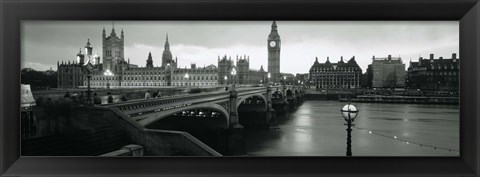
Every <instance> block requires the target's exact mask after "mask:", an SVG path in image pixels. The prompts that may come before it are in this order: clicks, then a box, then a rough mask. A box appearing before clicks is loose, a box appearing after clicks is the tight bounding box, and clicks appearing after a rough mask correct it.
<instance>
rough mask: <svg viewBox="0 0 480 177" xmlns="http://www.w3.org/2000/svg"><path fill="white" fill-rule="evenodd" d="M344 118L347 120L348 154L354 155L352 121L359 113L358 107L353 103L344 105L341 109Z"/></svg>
mask: <svg viewBox="0 0 480 177" xmlns="http://www.w3.org/2000/svg"><path fill="white" fill-rule="evenodd" d="M340 112H341V113H342V116H343V118H344V119H345V121H346V122H347V129H346V130H347V156H352V135H351V133H352V128H351V127H352V122H353V121H354V120H355V117H357V115H358V109H357V108H356V107H355V106H354V105H353V104H350V103H348V104H347V105H345V106H343V108H342V109H341V110H340Z"/></svg>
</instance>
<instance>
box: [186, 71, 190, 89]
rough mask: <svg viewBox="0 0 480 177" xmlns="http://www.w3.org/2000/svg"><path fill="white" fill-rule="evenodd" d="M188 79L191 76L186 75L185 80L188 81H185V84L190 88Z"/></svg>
mask: <svg viewBox="0 0 480 177" xmlns="http://www.w3.org/2000/svg"><path fill="white" fill-rule="evenodd" d="M188 77H190V76H188V73H185V80H187V81H185V83H186V84H187V85H188V86H190V82H189V81H188Z"/></svg>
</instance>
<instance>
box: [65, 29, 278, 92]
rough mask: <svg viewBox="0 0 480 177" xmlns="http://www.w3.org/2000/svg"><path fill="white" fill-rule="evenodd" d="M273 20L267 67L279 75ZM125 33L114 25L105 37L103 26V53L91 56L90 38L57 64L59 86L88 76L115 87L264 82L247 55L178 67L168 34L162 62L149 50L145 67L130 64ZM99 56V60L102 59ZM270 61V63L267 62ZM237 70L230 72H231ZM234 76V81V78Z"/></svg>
mask: <svg viewBox="0 0 480 177" xmlns="http://www.w3.org/2000/svg"><path fill="white" fill-rule="evenodd" d="M276 30H277V29H276V24H275V22H273V25H272V33H271V34H270V36H269V48H268V51H269V68H270V66H272V69H273V70H272V72H273V73H277V75H278V76H279V75H280V62H279V57H280V37H279V36H278V33H277V32H276ZM124 39H125V36H124V32H123V30H122V31H121V33H120V36H118V35H117V34H116V32H115V28H112V31H111V32H110V34H109V35H108V36H107V34H106V31H105V28H104V29H103V33H102V51H103V56H102V58H100V57H99V56H97V55H96V54H95V55H92V53H93V46H92V45H91V44H90V40H88V41H87V44H86V45H85V54H83V53H82V50H80V52H79V53H78V54H77V61H73V62H70V61H69V62H68V63H64V62H62V63H61V64H60V63H57V68H58V87H59V88H78V87H86V86H87V85H88V80H87V79H86V78H87V77H86V76H87V75H89V76H91V79H90V86H91V87H93V88H117V87H164V86H195V87H197V86H200V87H202V86H217V85H224V84H231V83H233V81H234V82H235V83H237V84H241V85H243V84H262V83H266V77H267V72H265V71H264V70H263V66H262V67H261V68H260V70H252V69H249V68H250V57H249V56H246V55H244V56H243V57H242V56H240V57H238V56H237V59H236V66H235V61H234V60H232V58H231V57H228V59H227V56H226V55H225V56H224V57H222V58H220V56H219V57H218V67H216V66H215V65H209V66H206V67H205V66H204V67H197V66H196V65H195V64H192V67H191V68H186V67H185V68H178V67H177V63H178V59H177V58H175V59H173V55H172V52H171V51H170V43H169V39H168V35H167V36H166V40H165V45H164V50H163V53H162V58H161V65H160V66H155V65H154V63H155V57H154V55H153V54H152V52H149V53H148V56H147V57H146V64H145V65H143V66H145V67H138V66H137V65H134V64H130V59H127V60H125V57H124ZM101 59H102V61H101ZM270 61H272V62H270ZM233 69H235V71H236V73H235V75H233V73H232V71H233ZM234 79H235V80H234Z"/></svg>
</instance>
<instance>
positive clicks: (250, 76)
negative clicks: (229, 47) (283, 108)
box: [218, 55, 267, 85]
mask: <svg viewBox="0 0 480 177" xmlns="http://www.w3.org/2000/svg"><path fill="white" fill-rule="evenodd" d="M231 58H232V57H227V56H226V55H225V56H223V57H222V58H220V56H219V58H218V76H219V80H218V83H219V84H220V85H225V84H232V83H233V81H234V79H235V83H237V84H240V85H247V84H261V83H264V82H266V77H267V72H265V70H264V69H263V66H261V67H260V70H254V69H250V57H249V56H246V55H244V56H243V57H242V56H240V57H238V56H237V60H236V61H237V62H236V64H237V65H236V66H235V63H234V62H233V60H232V59H231ZM233 69H235V71H236V75H235V76H233V75H232V71H233Z"/></svg>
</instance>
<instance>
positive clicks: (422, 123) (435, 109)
mask: <svg viewBox="0 0 480 177" xmlns="http://www.w3.org/2000/svg"><path fill="white" fill-rule="evenodd" d="M344 104H345V103H340V102H336V101H308V102H305V103H304V104H303V105H302V106H300V107H299V108H298V109H297V110H296V111H294V112H292V113H290V114H289V115H286V116H280V117H278V119H279V121H278V122H279V124H280V125H279V126H280V129H278V130H258V129H257V130H246V131H245V132H246V139H247V151H248V153H249V155H253V156H345V148H346V131H345V129H346V126H345V125H344V123H345V122H344V120H343V118H342V116H341V114H340V111H339V109H340V108H341V107H342V106H343V105H344ZM355 105H356V107H357V108H358V109H359V110H360V114H359V115H358V117H357V118H356V120H355V122H354V124H355V125H354V126H355V128H359V129H355V128H354V130H353V131H352V149H353V156H458V155H459V154H458V152H449V151H445V150H439V149H436V150H435V149H433V148H429V147H425V146H419V145H416V144H414V143H410V142H419V143H422V144H425V145H434V146H438V147H445V148H448V149H459V106H455V105H414V104H375V103H355ZM360 129H361V130H360ZM369 131H370V132H375V133H369ZM379 134H381V135H385V136H380V135H379ZM394 136H396V137H397V139H393V138H388V137H394ZM399 140H405V141H399ZM406 142H408V143H406Z"/></svg>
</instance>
